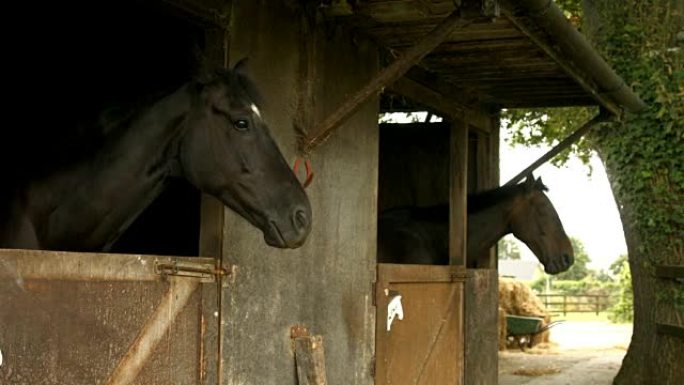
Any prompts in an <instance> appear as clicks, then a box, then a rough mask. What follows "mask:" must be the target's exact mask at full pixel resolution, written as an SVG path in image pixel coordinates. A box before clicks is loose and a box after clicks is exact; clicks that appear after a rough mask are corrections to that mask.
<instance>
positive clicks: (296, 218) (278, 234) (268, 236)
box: [264, 207, 311, 249]
mask: <svg viewBox="0 0 684 385" xmlns="http://www.w3.org/2000/svg"><path fill="white" fill-rule="evenodd" d="M310 232H311V209H309V208H308V207H306V208H304V207H300V208H295V209H294V210H292V212H291V213H290V215H289V216H288V217H287V218H286V219H284V220H281V221H276V220H273V219H269V221H268V226H267V227H266V229H265V231H264V241H266V244H268V245H269V246H273V247H278V248H281V249H286V248H287V249H296V248H298V247H300V246H302V245H303V244H304V242H305V241H306V238H307V237H308V236H309V233H310Z"/></svg>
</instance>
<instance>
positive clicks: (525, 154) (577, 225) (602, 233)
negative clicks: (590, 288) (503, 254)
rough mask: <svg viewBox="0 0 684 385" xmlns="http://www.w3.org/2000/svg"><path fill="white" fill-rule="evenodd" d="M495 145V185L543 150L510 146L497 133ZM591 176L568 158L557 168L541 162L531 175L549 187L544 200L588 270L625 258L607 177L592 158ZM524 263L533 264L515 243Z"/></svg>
mask: <svg viewBox="0 0 684 385" xmlns="http://www.w3.org/2000/svg"><path fill="white" fill-rule="evenodd" d="M501 132H502V135H501V136H502V138H501V144H500V171H501V184H503V183H506V182H508V180H509V179H510V178H512V177H514V176H515V175H516V174H517V173H518V172H520V171H521V170H523V169H524V168H525V167H527V166H528V165H529V164H530V163H532V162H533V161H535V160H536V159H537V158H539V157H540V156H541V155H543V154H544V153H545V152H546V151H548V150H549V149H550V148H549V147H526V146H521V145H516V146H515V147H511V146H510V145H509V144H508V143H506V142H505V139H506V135H505V133H506V131H505V130H502V131H501ZM591 165H592V167H593V172H592V174H591V176H589V175H588V173H589V168H588V167H587V166H586V165H584V164H582V163H581V162H580V161H579V160H578V159H575V158H573V159H570V161H569V162H568V164H567V165H566V166H563V167H561V168H558V167H555V166H553V165H551V164H549V163H546V164H544V165H542V166H541V167H539V168H538V169H537V171H535V172H534V176H535V177H542V180H543V182H544V184H545V185H546V186H547V187H548V188H549V191H548V192H547V196H548V197H549V199H550V200H551V203H553V205H554V207H555V208H556V211H557V212H558V215H559V217H560V219H561V222H562V223H563V227H564V228H565V232H566V233H567V234H568V236H571V237H576V238H578V239H579V240H580V241H582V243H583V244H584V248H585V251H586V252H587V254H588V255H589V258H590V259H591V263H590V264H589V267H590V268H593V269H607V268H608V267H609V266H610V264H611V263H612V262H613V261H615V259H616V258H617V257H618V256H620V254H626V253H627V246H626V245H625V238H624V234H623V232H622V223H621V222H620V216H619V213H618V209H617V206H616V204H615V199H614V198H613V194H612V192H611V189H610V185H609V183H608V177H607V176H606V171H605V169H604V167H603V164H602V163H601V161H600V159H599V158H598V156H596V155H594V156H593V157H592V159H591ZM519 245H520V249H521V252H522V254H523V258H524V259H534V258H535V257H534V255H533V254H532V252H531V251H530V250H529V249H528V248H527V247H526V246H525V245H524V244H523V243H522V242H519Z"/></svg>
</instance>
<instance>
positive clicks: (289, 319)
mask: <svg viewBox="0 0 684 385" xmlns="http://www.w3.org/2000/svg"><path fill="white" fill-rule="evenodd" d="M300 22H301V15H300V14H299V13H298V11H296V10H294V9H292V8H290V7H288V6H286V5H283V4H280V2H276V1H252V0H243V1H235V2H234V5H233V10H232V16H231V39H230V62H231V64H232V63H234V62H235V61H237V60H238V59H240V58H241V57H243V56H248V57H249V60H250V65H249V66H250V71H251V72H252V77H253V78H254V80H255V82H256V83H257V86H258V87H259V89H260V91H261V93H262V94H263V96H264V98H265V99H266V101H265V105H264V106H263V108H262V114H263V115H264V117H265V119H266V121H267V122H268V123H269V125H270V127H271V129H272V134H273V135H274V137H275V140H276V142H277V143H278V144H279V146H280V147H281V150H282V151H283V152H284V154H285V156H286V159H287V160H288V161H290V162H292V161H293V160H294V159H295V142H296V134H295V131H294V129H293V120H294V117H295V114H296V107H297V100H298V99H297V89H298V86H299V84H298V76H299V75H298V74H299V72H298V71H299V65H300V54H301V52H302V46H303V44H302V42H303V40H301V39H309V38H311V35H307V36H301V35H300V28H301V24H300ZM318 33H319V35H318V39H317V41H318V43H317V44H316V50H317V53H316V56H317V59H316V60H315V63H316V73H317V83H316V85H315V88H314V89H315V93H316V98H315V101H316V103H315V105H314V107H315V108H314V112H315V114H316V115H317V117H318V118H317V120H319V121H320V120H321V119H322V118H323V117H324V116H325V115H326V114H327V113H329V112H331V111H332V110H333V109H334V108H335V107H336V106H337V105H339V103H341V102H342V100H344V98H345V97H347V96H348V95H349V94H350V93H351V92H353V91H354V90H356V89H358V88H360V87H361V86H362V85H363V84H364V83H365V82H366V81H367V80H368V79H370V77H371V76H372V75H373V74H374V73H375V72H376V70H377V50H376V48H375V47H374V46H373V45H372V44H370V43H369V42H367V41H364V40H360V39H353V38H352V37H351V35H350V34H349V33H347V32H344V31H340V30H330V29H328V30H324V29H323V28H322V27H321V28H320V29H319V30H318ZM377 106H378V103H377V100H372V101H371V102H368V103H367V104H366V105H365V106H364V107H363V108H362V109H361V110H359V111H358V112H357V113H356V115H354V117H353V118H351V119H350V120H349V121H348V122H347V123H346V124H345V125H344V126H343V127H342V128H341V129H340V130H339V131H338V132H337V133H335V135H334V136H333V137H331V138H330V140H329V141H328V142H327V143H325V144H324V145H323V146H322V147H320V148H319V149H317V150H316V151H315V152H314V154H313V155H312V158H311V159H312V162H313V166H314V172H315V179H314V181H313V184H312V185H311V186H310V187H309V188H308V190H307V193H308V195H309V198H310V200H311V203H312V208H313V230H312V233H311V235H310V236H309V239H308V240H307V242H306V244H305V245H304V246H303V247H302V248H300V249H297V250H279V249H275V248H270V247H268V246H266V245H265V243H264V241H263V239H262V236H261V233H260V232H259V231H258V230H256V229H255V228H253V227H251V226H250V225H248V224H247V223H246V222H245V221H244V220H243V219H242V218H240V217H238V216H237V215H235V214H234V213H233V212H231V211H229V210H226V212H225V227H224V244H223V248H222V249H223V250H224V252H223V256H224V259H225V260H227V261H228V262H230V263H233V264H235V265H237V266H238V268H237V271H236V274H235V275H234V276H233V277H231V284H230V288H229V289H228V297H227V298H226V299H225V302H224V306H225V308H224V309H225V310H224V311H225V312H226V320H227V321H226V322H227V325H226V329H225V337H224V340H223V341H224V354H223V358H224V364H223V365H224V373H223V375H224V384H255V385H265V384H278V385H288V384H296V383H297V382H296V379H295V362H294V358H293V353H292V352H293V349H292V345H291V341H290V337H289V332H290V327H291V326H293V325H295V324H304V325H305V326H307V327H308V328H309V329H310V330H311V332H312V334H320V335H323V337H324V343H325V355H326V367H327V376H328V383H330V384H345V385H355V384H365V385H370V384H372V383H373V378H372V375H371V371H372V367H373V362H372V359H373V351H374V324H375V308H374V307H373V306H372V296H371V295H372V292H371V284H372V282H373V281H374V279H375V248H376V210H377V190H376V185H377V165H378V129H377V117H378V115H377V114H378V107H377Z"/></svg>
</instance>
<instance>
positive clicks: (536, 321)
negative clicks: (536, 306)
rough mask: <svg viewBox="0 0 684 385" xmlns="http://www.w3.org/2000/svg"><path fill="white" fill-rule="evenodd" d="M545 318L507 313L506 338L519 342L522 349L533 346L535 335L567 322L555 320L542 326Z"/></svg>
mask: <svg viewBox="0 0 684 385" xmlns="http://www.w3.org/2000/svg"><path fill="white" fill-rule="evenodd" d="M543 321H544V319H543V318H540V317H527V316H521V315H506V339H507V340H508V341H509V342H514V341H515V342H517V343H518V347H519V348H520V350H522V351H525V348H531V347H532V342H533V341H534V337H535V336H537V335H539V334H541V333H543V332H545V331H547V330H549V329H550V328H552V327H554V326H556V325H558V324H560V323H563V322H565V321H564V320H560V321H554V322H551V323H549V324H547V325H544V326H542V322H543Z"/></svg>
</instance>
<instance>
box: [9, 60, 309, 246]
mask: <svg viewBox="0 0 684 385" xmlns="http://www.w3.org/2000/svg"><path fill="white" fill-rule="evenodd" d="M245 71H246V69H245V61H244V60H243V61H240V62H239V63H238V64H237V65H236V66H235V67H234V68H233V70H222V71H218V72H216V73H214V74H212V75H211V76H206V77H205V78H203V79H202V80H194V81H191V82H188V83H186V84H184V85H183V86H181V87H180V88H177V89H176V90H175V91H174V92H171V93H167V94H165V95H163V96H162V97H160V98H157V99H155V100H154V101H153V102H151V103H148V104H146V105H142V106H138V107H136V108H134V109H131V110H129V111H127V112H126V113H125V114H120V115H118V116H117V117H115V118H113V119H112V118H111V117H108V116H107V115H102V116H101V117H100V119H99V124H98V127H97V128H98V129H99V131H100V134H101V135H102V137H103V138H104V139H103V140H102V143H101V146H99V147H98V148H97V151H93V153H92V154H91V155H90V156H87V157H81V158H80V159H79V161H78V162H74V163H72V164H69V165H67V166H63V167H60V168H59V169H57V170H54V171H53V172H50V173H48V174H45V175H42V176H41V177H40V178H37V179H29V180H27V181H26V182H25V183H22V184H21V185H20V187H16V188H13V189H12V190H11V191H3V194H2V195H7V196H9V197H8V199H6V200H5V202H2V203H3V204H5V205H6V206H5V208H4V210H0V214H2V215H1V216H0V247H3V248H29V249H51V250H73V251H88V250H95V251H97V250H108V249H109V247H110V246H111V245H112V244H113V243H114V242H115V241H116V240H117V238H119V236H120V235H121V234H122V233H123V232H124V231H125V230H126V228H127V227H129V226H130V224H131V223H132V222H133V221H134V219H135V218H136V217H137V216H138V215H139V214H140V213H141V212H142V211H143V210H144V209H145V208H146V207H147V206H148V205H149V204H150V203H151V202H152V201H153V200H154V199H155V198H156V197H157V196H159V194H160V193H161V192H162V191H163V190H164V188H165V186H166V185H167V181H168V180H169V178H171V177H178V176H180V177H184V178H186V179H187V180H188V181H189V182H190V183H192V184H193V185H194V186H196V187H197V188H199V189H200V190H202V191H204V192H206V193H208V194H211V195H213V196H215V197H216V198H218V199H219V200H220V201H221V202H223V203H224V204H225V205H227V206H228V207H230V208H231V209H233V210H234V211H236V212H237V213H238V214H240V215H241V216H242V217H244V218H245V219H247V220H248V221H249V222H250V223H251V224H252V225H254V226H256V227H258V228H259V229H260V230H261V231H262V232H263V234H264V239H265V241H266V243H268V244H269V245H271V246H275V247H279V248H296V247H299V246H301V245H302V244H303V243H304V241H305V239H306V238H307V236H308V234H309V231H310V229H311V206H310V204H309V200H308V198H307V196H306V194H305V192H304V190H303V188H302V186H301V184H300V183H299V181H298V180H297V179H296V177H295V175H294V174H293V173H292V171H291V170H290V168H289V167H288V164H287V162H286V161H285V159H284V158H283V156H282V154H281V153H280V151H279V149H278V147H277V146H276V144H275V143H274V141H273V139H272V138H271V136H270V134H269V132H268V128H267V126H266V123H265V122H264V120H263V118H262V116H261V114H260V112H259V109H258V107H257V105H256V101H257V100H258V97H257V93H256V91H255V88H254V86H253V84H252V83H251V82H250V80H249V79H248V77H247V75H246V73H245ZM5 190H7V189H5ZM3 211H4V212H3Z"/></svg>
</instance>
